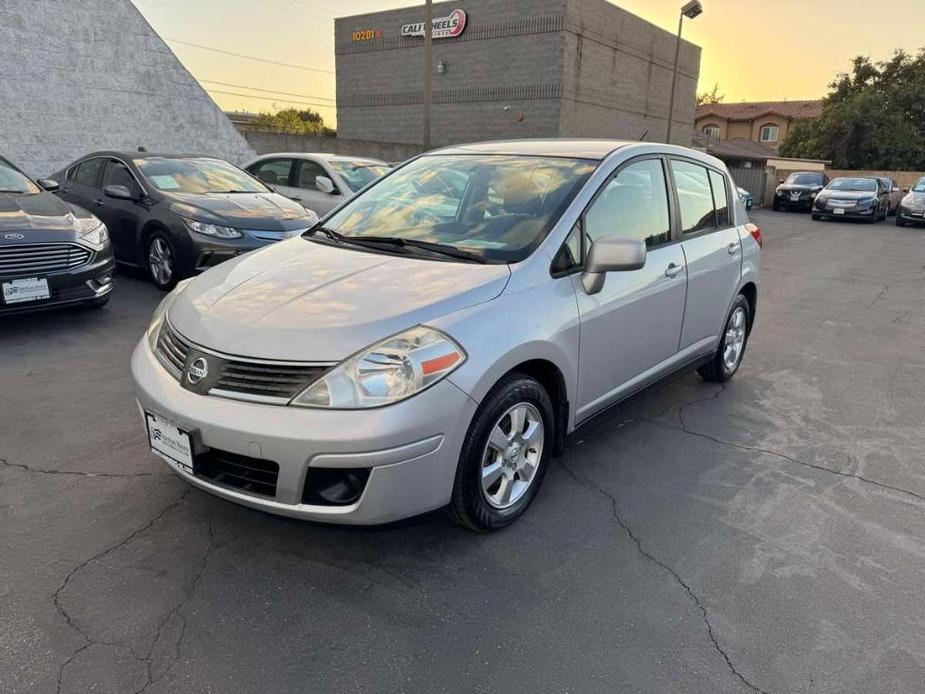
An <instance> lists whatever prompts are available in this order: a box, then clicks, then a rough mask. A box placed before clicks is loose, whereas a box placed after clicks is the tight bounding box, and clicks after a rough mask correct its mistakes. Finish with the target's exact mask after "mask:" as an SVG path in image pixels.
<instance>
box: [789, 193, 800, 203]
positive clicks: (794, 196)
mask: <svg viewBox="0 0 925 694" xmlns="http://www.w3.org/2000/svg"><path fill="white" fill-rule="evenodd" d="M790 199H791V200H792V201H794V202H798V201H799V200H800V194H799V193H791V194H790Z"/></svg>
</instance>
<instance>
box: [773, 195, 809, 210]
mask: <svg viewBox="0 0 925 694" xmlns="http://www.w3.org/2000/svg"><path fill="white" fill-rule="evenodd" d="M774 202H775V204H776V205H777V207H779V208H780V209H786V210H809V209H812V207H813V198H812V196H801V197H800V199H799V200H793V199H791V198H790V196H789V195H786V196H781V195H775V197H774Z"/></svg>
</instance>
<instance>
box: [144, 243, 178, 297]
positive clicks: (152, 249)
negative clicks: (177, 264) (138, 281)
mask: <svg viewBox="0 0 925 694" xmlns="http://www.w3.org/2000/svg"><path fill="white" fill-rule="evenodd" d="M148 268H149V269H150V270H151V276H152V277H153V278H154V281H155V282H157V283H158V284H160V285H166V284H168V283H169V282H170V280H171V278H172V277H173V252H172V251H171V250H170V246H169V245H168V243H167V241H166V240H165V239H163V238H162V237H160V236H155V237H154V238H153V239H152V240H151V244H150V245H149V246H148Z"/></svg>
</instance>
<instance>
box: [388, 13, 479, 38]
mask: <svg viewBox="0 0 925 694" xmlns="http://www.w3.org/2000/svg"><path fill="white" fill-rule="evenodd" d="M431 26H432V27H433V28H432V29H431V32H432V35H433V37H434V38H435V39H451V38H454V37H456V36H459V35H460V34H461V33H463V29H465V28H466V13H465V12H464V11H463V10H453V11H452V12H450V14H449V16H448V17H434V19H433V20H432V22H431ZM401 35H402V36H423V35H424V22H415V23H414V24H405V25H404V26H403V27H402V28H401Z"/></svg>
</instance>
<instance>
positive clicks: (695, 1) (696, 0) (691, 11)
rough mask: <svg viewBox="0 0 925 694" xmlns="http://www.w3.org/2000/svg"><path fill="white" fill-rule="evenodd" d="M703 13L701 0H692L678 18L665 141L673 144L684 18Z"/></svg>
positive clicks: (683, 8) (682, 9) (691, 17)
mask: <svg viewBox="0 0 925 694" xmlns="http://www.w3.org/2000/svg"><path fill="white" fill-rule="evenodd" d="M701 14H703V4H702V3H701V2H700V0H690V2H688V3H687V4H686V5H684V7H682V8H681V16H680V17H679V18H678V40H677V43H675V46H674V71H673V72H672V73H671V99H670V101H669V102H668V134H667V135H666V136H665V142H667V143H668V144H671V121H672V120H673V119H674V90H675V86H677V83H678V59H679V58H680V56H681V28H682V27H683V26H684V18H685V17H687V18H688V19H694V18H695V17H699V16H700V15H701Z"/></svg>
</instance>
